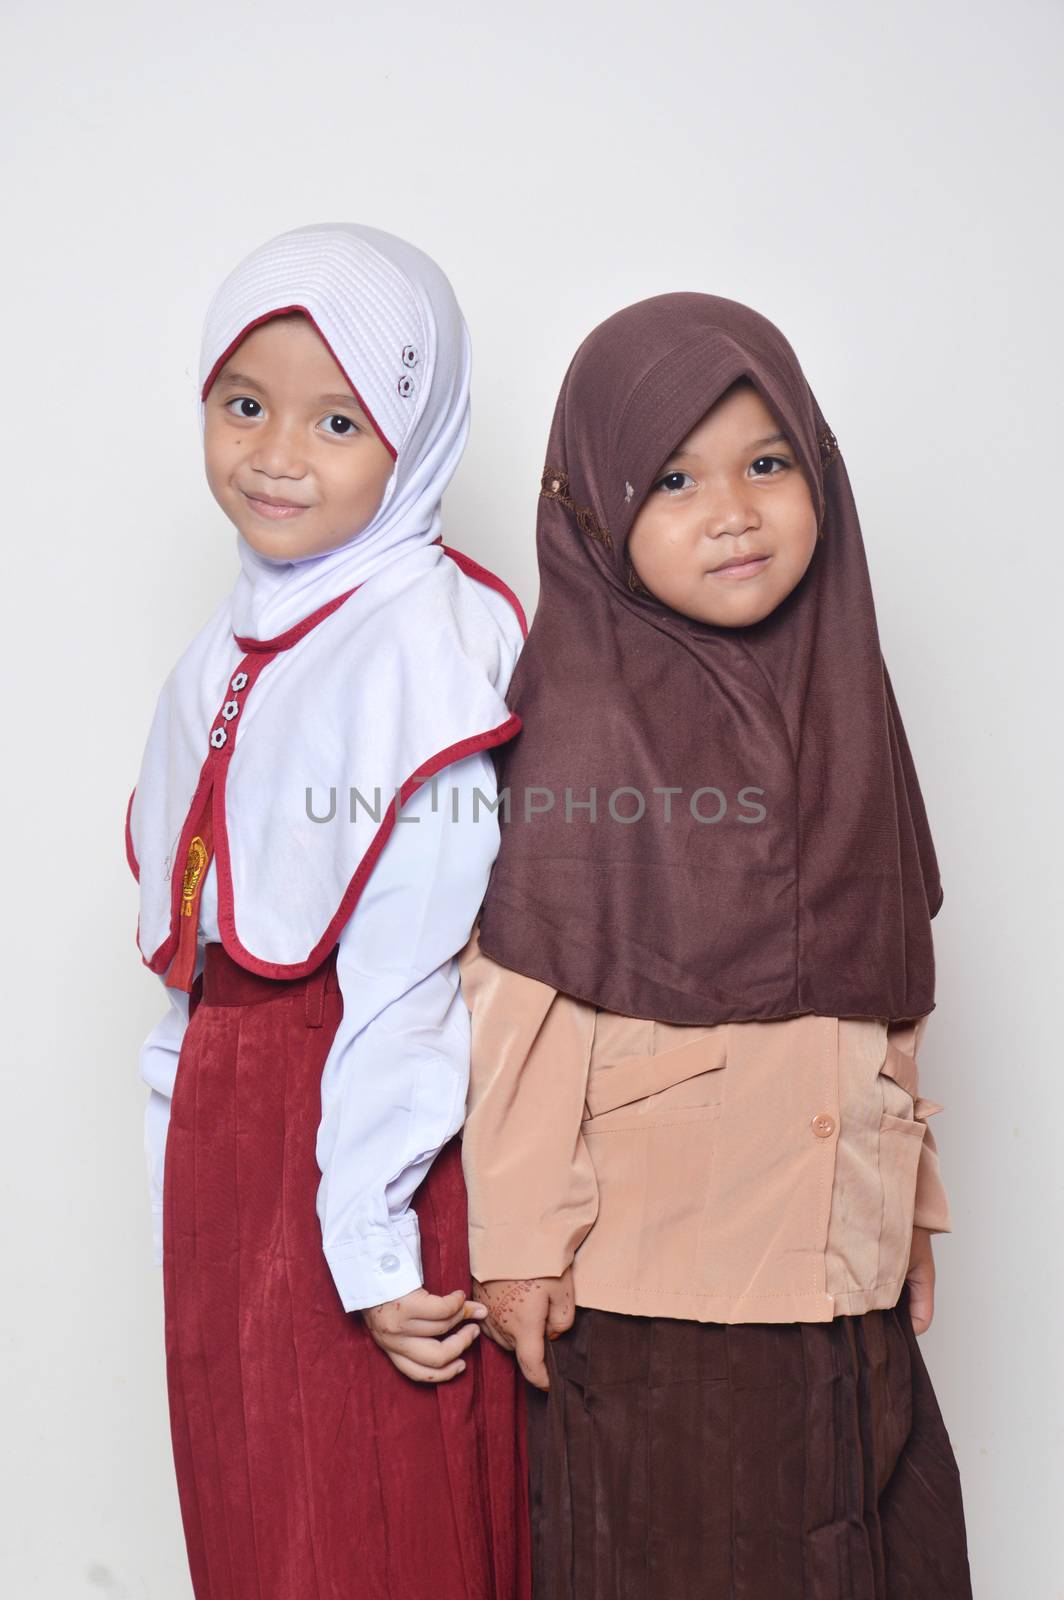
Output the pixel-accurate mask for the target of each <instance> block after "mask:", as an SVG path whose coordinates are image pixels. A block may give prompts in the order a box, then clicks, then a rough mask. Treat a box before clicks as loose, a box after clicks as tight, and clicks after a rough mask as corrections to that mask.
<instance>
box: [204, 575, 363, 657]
mask: <svg viewBox="0 0 1064 1600" xmlns="http://www.w3.org/2000/svg"><path fill="white" fill-rule="evenodd" d="M361 587H362V585H361V584H360V583H356V584H355V587H354V589H345V590H344V592H343V594H338V595H337V596H336V599H335V600H328V601H326V603H325V605H323V606H319V607H318V609H317V611H312V612H311V613H310V616H309V617H304V618H303V621H302V622H297V623H296V624H295V625H294V626H293V627H291V628H289V629H288V630H287V632H286V633H279V634H278V635H277V637H276V638H275V639H249V638H246V637H245V636H244V635H243V634H242V633H234V635H233V638H234V639H235V640H236V642H237V644H238V645H239V646H240V648H241V650H250V651H251V652H252V653H253V654H255V655H276V653H277V652H278V651H279V650H290V649H291V648H292V646H293V645H294V644H298V643H299V641H300V639H303V638H305V637H306V635H307V634H308V633H309V632H310V631H311V629H312V628H316V627H317V626H318V623H319V622H324V621H325V618H326V617H331V616H332V614H333V612H334V611H339V609H340V607H341V606H342V605H343V603H344V601H345V600H350V598H351V596H352V595H353V594H354V592H355V589H361Z"/></svg>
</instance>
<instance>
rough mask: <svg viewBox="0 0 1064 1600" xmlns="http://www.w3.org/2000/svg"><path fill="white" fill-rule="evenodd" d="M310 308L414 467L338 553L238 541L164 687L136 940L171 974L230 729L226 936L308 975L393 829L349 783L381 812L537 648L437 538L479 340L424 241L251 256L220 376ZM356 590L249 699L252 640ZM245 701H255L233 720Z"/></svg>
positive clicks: (232, 301)
mask: <svg viewBox="0 0 1064 1600" xmlns="http://www.w3.org/2000/svg"><path fill="white" fill-rule="evenodd" d="M297 304H298V305H303V304H305V305H306V306H307V307H308V309H309V310H310V311H311V312H312V314H313V317H314V320H315V322H316V324H317V325H318V327H319V330H320V331H321V332H322V333H323V335H324V337H325V338H326V339H327V341H328V343H329V344H330V346H331V348H332V350H333V352H334V354H335V355H336V357H337V359H338V360H339V362H340V364H341V366H342V367H343V368H344V370H345V372H346V373H347V374H348V377H349V381H350V382H351V383H352V386H353V387H354V388H355V389H357V390H358V392H359V393H360V394H361V395H362V397H363V399H364V401H365V403H366V404H367V405H368V406H369V408H370V410H371V411H372V412H373V414H374V416H375V417H376V418H377V420H378V422H379V423H380V424H381V425H382V426H384V427H387V428H390V429H391V430H392V432H393V434H394V440H393V442H394V444H395V447H396V450H397V461H396V467H395V471H394V472H393V474H392V477H391V479H390V481H389V485H388V489H387V491H386V493H385V498H384V503H383V504H382V506H381V508H380V510H378V512H377V513H376V515H375V516H374V518H373V519H372V521H371V522H370V523H369V525H368V526H367V528H366V529H365V530H364V531H363V532H362V533H360V534H358V535H357V536H356V537H355V538H353V540H352V541H350V542H349V543H348V544H347V545H345V546H343V547H342V548H341V549H339V550H336V551H332V552H330V553H328V554H326V555H323V556H317V557H312V558H308V559H306V560H303V561H299V562H272V561H268V560H266V559H264V558H263V557H261V556H258V555H256V554H255V553H254V552H253V551H251V550H250V548H249V547H248V546H246V544H245V543H244V541H243V540H242V539H241V538H240V537H239V536H238V549H239V554H240V562H241V575H240V578H239V580H238V582H237V584H236V587H235V589H234V591H233V593H232V594H231V595H230V596H229V597H228V598H227V599H226V601H225V602H223V604H222V605H221V606H220V607H219V608H218V610H217V611H216V612H215V614H214V616H213V617H212V618H211V620H210V622H208V624H207V626H206V627H205V628H204V629H203V630H202V631H201V632H200V634H199V635H198V636H197V637H196V639H194V640H193V642H192V644H191V645H190V646H189V648H188V650H187V651H186V652H185V654H184V655H183V656H182V658H181V660H180V661H179V662H178V664H177V666H176V667H175V668H174V670H173V672H172V673H171V675H170V677H169V678H168V679H167V682H166V684H165V685H164V686H163V690H162V693H161V695H160V698H159V703H158V706H157V709H156V714H155V718H154V721H153V724H152V728H151V731H150V733H149V737H148V743H147V748H146V750H145V754H144V760H143V764H142V767H141V773H140V777H139V780H138V783H137V788H136V792H135V795H134V799H133V805H132V809H131V815H130V829H131V836H132V843H133V849H134V853H135V855H136V858H137V861H138V864H139V872H140V923H139V930H138V938H139V942H140V948H141V952H142V954H143V956H144V959H145V961H147V962H148V963H149V964H150V965H152V966H153V970H156V971H163V970H165V968H166V965H167V962H168V959H169V954H170V948H172V940H173V937H174V934H175V927H176V924H175V922H174V921H172V893H173V890H174V884H173V881H172V873H176V872H177V871H179V870H180V868H181V866H182V865H183V863H181V862H177V861H176V857H177V855H178V853H179V845H180V843H181V833H182V828H183V827H184V825H185V824H186V822H187V821H190V820H191V819H189V818H188V810H189V805H190V803H191V800H192V797H193V795H194V793H195V791H196V788H197V784H198V782H199V780H200V776H201V771H202V770H203V768H204V763H205V761H206V759H207V757H208V755H209V754H210V752H211V745H210V740H211V738H212V734H213V737H214V738H215V739H216V740H217V739H219V738H220V739H222V740H223V741H224V745H225V747H226V748H225V755H226V760H225V762H222V761H220V760H219V761H216V762H215V766H216V768H217V770H218V772H219V774H221V772H222V771H224V769H225V767H226V765H227V766H228V772H227V775H226V780H225V822H226V834H227V837H228V846H229V851H230V854H231V881H230V878H229V876H228V875H227V871H226V863H225V861H224V859H219V861H218V870H219V877H220V882H219V894H220V899H221V903H222V908H223V913H224V909H225V906H226V905H227V904H229V903H231V904H232V907H233V922H232V926H227V923H226V919H225V916H224V914H223V918H222V924H221V934H222V940H223V942H224V943H225V945H226V948H227V950H228V951H229V953H230V954H231V955H232V956H233V957H234V959H237V960H240V961H241V962H242V963H243V964H244V965H245V966H247V967H249V968H250V969H251V970H258V971H267V973H268V975H271V976H284V975H286V974H285V973H284V971H282V970H276V969H285V968H295V969H298V968H299V967H300V966H301V965H303V966H304V968H305V965H306V964H307V963H308V962H310V961H311V959H312V957H313V956H314V954H315V951H316V949H317V947H318V946H319V945H320V944H321V942H322V941H323V940H324V939H325V938H326V935H327V934H328V933H329V932H330V929H331V928H332V925H333V924H334V923H336V919H337V917H338V915H339V913H340V910H341V902H342V901H343V898H344V895H345V891H346V890H347V888H348V885H349V884H350V883H351V880H352V878H353V877H354V875H355V872H356V869H357V868H358V866H359V864H360V862H361V861H362V859H363V857H364V855H365V852H366V850H367V848H368V846H369V845H370V843H371V842H372V840H373V838H374V836H375V834H376V833H377V829H378V823H377V822H376V821H374V819H373V818H372V816H370V815H369V813H368V812H367V811H366V810H365V809H364V808H362V807H358V808H357V809H356V816H355V820H354V821H349V820H348V815H349V813H348V797H349V790H350V789H351V788H355V789H357V790H358V791H359V793H360V794H362V795H363V796H365V797H366V798H367V799H368V800H370V801H371V802H372V800H373V798H374V795H375V791H376V790H377V789H380V791H381V797H382V805H387V803H388V800H389V798H390V796H392V795H393V794H394V792H395V790H397V789H398V787H399V786H400V785H401V784H403V783H404V782H405V781H406V780H408V779H409V778H410V777H412V776H413V775H414V774H415V773H417V772H419V771H420V770H421V769H422V767H423V766H424V765H425V764H427V763H428V762H430V761H431V759H432V758H433V757H434V756H437V755H438V754H439V752H441V751H445V750H451V749H452V747H454V746H461V744H462V743H463V741H466V740H470V741H473V744H475V742H476V741H477V740H478V739H481V738H482V737H483V736H485V735H488V734H490V732H491V730H496V729H499V728H501V727H502V726H503V725H504V724H507V723H508V722H510V721H511V718H510V713H509V711H508V708H507V707H506V704H505V700H504V698H503V696H504V695H505V691H506V688H507V685H508V683H509V679H510V674H511V672H512V670H513V666H514V662H515V660H516V657H517V654H518V652H519V650H520V647H521V642H522V636H521V628H520V624H519V622H518V620H517V617H516V614H515V613H514V611H513V609H512V608H511V607H510V605H509V604H508V602H506V601H505V599H503V598H501V597H500V596H499V595H498V594H497V593H496V592H495V591H494V590H492V589H490V588H489V587H488V586H486V585H483V584H480V583H478V582H475V581H473V580H471V579H470V578H467V577H466V576H465V575H464V573H462V571H461V570H460V569H459V568H458V567H457V566H456V565H455V564H454V563H453V562H452V561H451V560H450V558H449V557H447V556H446V555H445V554H444V553H443V551H442V548H441V547H440V546H439V545H438V544H436V543H434V540H435V539H436V537H437V534H438V528H439V517H440V511H439V506H440V498H441V496H442V494H443V490H444V488H445V486H446V484H447V482H448V480H449V479H450V477H451V474H452V473H453V471H454V468H455V466H456V464H457V461H458V458H459V456H460V454H461V450H462V446H463V444H464V441H465V437H466V431H467V428H468V407H469V397H468V384H469V344H468V336H467V333H466V330H465V324H464V322H463V321H462V317H461V313H460V311H459V309H458V306H457V304H456V303H455V300H454V296H453V293H452V291H451V289H450V286H449V284H448V283H447V280H446V279H445V278H444V276H443V274H442V273H441V272H440V270H439V268H438V267H436V266H435V264H434V263H432V262H431V261H429V259H428V257H426V256H424V255H422V253H421V252H420V251H417V250H415V249H414V248H413V246H411V245H408V244H405V243H404V242H403V241H401V240H396V239H393V238H391V236H389V235H387V234H382V233H379V232H377V231H376V230H373V229H366V228H358V227H353V226H346V225H337V226H322V227H313V228H301V229H296V230H295V231H294V232H292V233H288V234H282V235H281V236H280V238H278V239H275V240H272V241H270V243H269V244H267V245H264V246H263V247H262V248H261V249H260V250H257V251H255V252H254V253H253V254H252V255H251V256H249V257H248V258H247V260H246V261H244V262H242V263H241V265H240V266H239V267H237V268H236V270H235V272H234V273H232V274H231V275H230V277H229V278H228V279H227V280H226V282H225V283H224V284H223V286H222V288H221V289H220V290H219V292H218V295H217V296H216V298H215V301H214V302H213V303H212V306H211V308H210V310H209V312H208V315H207V320H206V324H205V329H204V341H203V353H202V358H201V374H202V375H203V376H204V379H205V378H206V376H209V374H210V373H211V372H212V370H213V369H214V368H215V367H216V366H217V364H218V362H219V360H220V359H221V358H222V357H223V356H224V355H225V354H226V353H227V351H229V350H230V348H231V347H232V346H233V342H234V340H238V339H239V336H240V334H241V332H242V331H244V330H245V329H246V327H247V324H248V322H251V321H256V320H261V319H262V318H264V317H265V316H266V315H268V314H269V313H270V312H271V311H281V310H284V309H286V308H288V307H290V306H292V305H297ZM404 350H407V351H408V356H409V352H410V351H411V350H412V351H413V352H414V353H415V354H416V363H415V365H414V366H412V367H407V366H404V364H403V351H404ZM403 375H406V376H411V377H412V378H413V379H414V382H415V386H414V389H413V392H412V394H411V396H410V398H409V399H408V400H404V399H403V397H402V396H401V395H400V394H399V391H398V387H397V386H398V383H399V381H400V378H401V376H403ZM355 584H361V585H362V587H360V588H359V589H358V590H357V592H356V593H355V594H354V595H352V596H351V597H350V598H349V599H348V600H347V601H346V602H345V603H344V604H343V605H341V606H340V607H339V608H338V609H337V610H336V611H334V612H333V613H332V615H331V616H329V617H328V618H327V619H326V620H325V621H324V622H322V623H320V624H319V625H318V626H317V627H315V628H314V629H313V630H312V631H310V632H309V633H308V634H306V635H305V636H304V637H303V638H302V639H300V640H299V642H298V643H296V644H295V645H293V646H292V647H291V648H290V649H288V650H286V651H284V652H283V653H282V654H280V655H278V656H277V657H276V658H275V659H274V660H273V661H272V662H271V663H270V664H269V665H268V666H266V668H265V669H264V670H263V673H262V676H261V678H260V679H259V680H258V681H257V682H255V683H254V685H253V687H249V688H248V689H247V690H246V691H244V692H237V693H234V692H233V691H231V689H230V687H229V686H230V685H231V683H232V681H233V677H234V674H235V673H236V670H237V668H238V666H239V663H240V661H241V659H242V651H241V649H240V647H239V646H238V645H237V644H236V642H235V638H234V634H235V633H236V634H240V635H241V636H245V635H246V636H249V637H253V638H257V639H272V638H276V637H277V635H278V634H279V633H282V632H284V631H286V630H287V629H289V628H290V627H292V626H293V625H294V624H296V623H298V622H301V621H302V620H303V619H305V618H306V617H307V616H308V615H310V614H311V613H312V612H314V611H316V610H318V608H320V607H321V606H323V605H325V604H326V603H327V602H329V601H331V600H333V599H335V598H337V597H338V596H339V595H341V594H343V593H344V592H345V591H346V590H348V589H349V588H351V587H352V586H353V585H355ZM230 696H231V703H232V704H233V705H235V706H236V707H237V710H236V712H235V715H234V716H233V718H232V720H230V721H225V720H224V719H223V718H222V717H221V715H220V712H221V708H222V705H223V702H224V701H226V699H227V697H230ZM472 747H473V745H472V744H471V745H470V746H469V747H467V749H466V750H462V749H458V750H456V752H455V754H456V755H461V754H466V753H468V748H472ZM216 753H217V752H216ZM334 788H335V789H336V791H337V815H336V818H335V820H334V821H333V822H331V823H327V824H323V823H319V822H315V821H313V820H311V818H310V817H309V816H308V814H307V790H308V789H310V791H311V794H312V797H313V805H314V809H315V811H316V812H317V813H318V814H322V812H323V810H325V809H327V807H328V798H329V794H330V791H331V790H332V789H334ZM216 847H217V840H216ZM349 910H350V907H349V908H348V911H349ZM339 926H340V924H336V926H335V928H334V929H333V933H334V935H335V934H337V933H338V932H339ZM168 946H169V947H170V948H168ZM325 953H326V950H325V949H321V950H320V951H319V953H318V959H320V958H321V956H324V954H325Z"/></svg>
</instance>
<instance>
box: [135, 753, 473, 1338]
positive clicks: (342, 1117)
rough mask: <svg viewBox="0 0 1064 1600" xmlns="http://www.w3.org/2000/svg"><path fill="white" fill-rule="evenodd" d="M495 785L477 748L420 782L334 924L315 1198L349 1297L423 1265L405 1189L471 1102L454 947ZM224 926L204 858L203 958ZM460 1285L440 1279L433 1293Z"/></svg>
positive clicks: (164, 1122)
mask: <svg viewBox="0 0 1064 1600" xmlns="http://www.w3.org/2000/svg"><path fill="white" fill-rule="evenodd" d="M474 791H479V795H480V796H483V801H481V800H479V799H477V800H475V795H474ZM495 799H496V783H495V769H494V766H493V763H492V760H491V757H490V755H489V754H488V753H487V752H486V751H481V752H478V753H477V754H476V755H473V756H469V757H466V758H465V759H464V760H462V761H458V762H455V763H454V764H453V765H452V766H451V767H448V768H446V769H445V770H444V771H443V772H441V773H440V774H439V776H438V781H437V783H436V784H435V785H434V784H433V783H431V782H429V783H426V784H424V785H423V786H422V787H421V788H420V789H419V790H417V791H416V793H415V794H414V795H413V796H412V797H411V799H410V800H408V801H407V803H406V805H405V806H404V808H403V812H402V815H403V817H404V818H407V819H409V820H408V821H405V822H401V823H397V824H396V826H395V828H394V830H393V832H392V835H391V837H390V838H389V840H388V843H387V844H386V846H385V848H384V850H383V851H382V853H381V856H380V859H379V860H378V862H377V864H376V866H375V868H374V870H373V873H372V875H371V877H370V879H369V882H368V884H367V886H366V888H365V890H364V891H363V893H362V896H361V898H360V899H359V901H358V904H357V905H356V907H355V910H354V912H353V913H352V915H351V917H350V919H349V920H348V922H347V923H346V924H345V925H344V927H343V930H342V932H341V934H340V938H339V941H338V946H337V962H336V972H337V978H338V980H339V985H340V992H341V996H342V998H343V1017H342V1019H341V1022H340V1025H339V1027H338V1028H337V1031H336V1035H335V1037H334V1039H333V1042H332V1045H331V1047H330V1050H329V1053H328V1056H327V1058H326V1061H325V1066H324V1069H323V1071H322V1080H321V1098H322V1116H321V1121H320V1124H319V1128H318V1137H317V1147H316V1154H317V1160H318V1166H319V1168H320V1170H321V1174H322V1177H321V1182H320V1184H319V1187H318V1193H317V1212H318V1218H319V1220H320V1223H321V1229H322V1246H323V1250H324V1253H325V1258H326V1261H327V1262H328V1265H329V1270H330V1272H331V1274H332V1277H333V1281H334V1283H335V1285H336V1289H337V1292H338V1294H339V1296H340V1299H341V1302H342V1303H343V1306H344V1308H345V1310H347V1311H355V1310H358V1309H361V1308H362V1307H365V1306H372V1305H379V1304H380V1303H382V1302H383V1301H385V1300H392V1299H397V1298H398V1297H399V1296H400V1295H404V1294H408V1293H410V1291H411V1290H413V1289H416V1288H418V1287H419V1286H420V1285H421V1283H422V1281H423V1279H422V1270H421V1250H420V1241H419V1236H418V1221H417V1214H416V1212H415V1211H414V1210H413V1209H412V1208H411V1204H410V1202H411V1197H412V1196H413V1194H414V1191H415V1190H416V1189H417V1187H418V1185H419V1184H420V1183H421V1181H422V1179H423V1178H424V1177H425V1175H426V1173H427V1172H428V1170H429V1168H430V1167H431V1165H432V1162H433V1160H434V1159H435V1157H436V1156H437V1155H438V1153H439V1151H440V1150H441V1149H442V1148H443V1146H444V1145H445V1144H446V1143H447V1141H448V1139H450V1138H451V1137H452V1135H454V1134H455V1133H456V1132H457V1131H458V1129H459V1128H460V1127H461V1125H462V1121H463V1117H464V1114H465V1100H466V1090H467V1086H468V1079H469V1012H468V1010H467V1008H466V1006H465V1003H464V1001H463V999H462V994H461V989H460V987H459V979H458V960H457V952H458V951H460V950H461V949H462V948H463V946H464V945H465V943H466V941H467V940H468V938H469V935H470V933H471V932H472V927H473V922H474V920H475V918H476V914H477V911H478V910H479V908H480V904H481V901H482V900H483V898H484V891H485V889H486V887H487V882H488V876H489V873H490V871H491V866H492V862H493V861H494V859H495V856H496V854H497V851H498V846H499V824H498V819H497V815H496V813H495V811H494V810H493V809H492V807H493V806H494V803H495ZM434 802H435V804H434ZM485 802H486V803H485ZM456 818H457V820H455V819H456ZM218 940H219V931H218V923H217V887H216V874H215V869H214V864H213V862H212V864H211V868H210V871H209V873H208V875H207V876H206V878H205V879H204V887H203V892H202V895H201V899H200V919H199V946H200V947H199V951H198V955H197V961H196V972H197V974H198V973H200V972H201V971H202V969H203V946H204V944H205V943H206V942H216V941H218ZM166 992H167V995H168V996H169V999H170V1007H169V1010H168V1011H167V1013H166V1015H165V1016H164V1017H163V1018H162V1020H161V1021H160V1022H159V1023H158V1025H157V1026H156V1027H155V1028H153V1029H152V1031H151V1033H150V1034H149V1035H148V1038H147V1039H146V1041H145V1043H144V1046H143V1048H142V1050H141V1054H140V1072H141V1076H142V1077H143V1078H144V1080H145V1081H146V1083H147V1084H148V1085H149V1087H150V1091H151V1092H150V1095H149V1099H148V1104H147V1108H146V1112H145V1122H144V1132H145V1149H146V1155H147V1162H148V1173H149V1185H150V1191H151V1203H152V1222H153V1253H154V1259H155V1261H156V1263H157V1264H160V1263H161V1261H162V1249H163V1237H162V1195H163V1176H164V1170H165V1149H166V1135H167V1129H168V1126H169V1116H170V1100H171V1097H172V1095H173V1091H174V1083H175V1079H176V1075H177V1070H178V1061H179V1056H180V1051H181V1044H182V1040H183V1038H184V1034H185V1029H186V1027H187V1025H188V1002H189V997H188V995H187V994H186V993H185V992H184V991H183V990H180V989H167V991H166ZM456 1287H459V1286H458V1285H456V1284H438V1285H433V1288H434V1289H435V1290H437V1291H439V1292H440V1293H445V1292H450V1291H451V1290H452V1289H454V1288H456Z"/></svg>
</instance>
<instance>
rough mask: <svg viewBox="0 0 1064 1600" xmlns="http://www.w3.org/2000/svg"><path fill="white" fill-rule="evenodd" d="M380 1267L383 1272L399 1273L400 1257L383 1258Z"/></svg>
mask: <svg viewBox="0 0 1064 1600" xmlns="http://www.w3.org/2000/svg"><path fill="white" fill-rule="evenodd" d="M380 1267H381V1271H382V1272H398V1271H399V1257H398V1256H381V1259H380Z"/></svg>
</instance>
